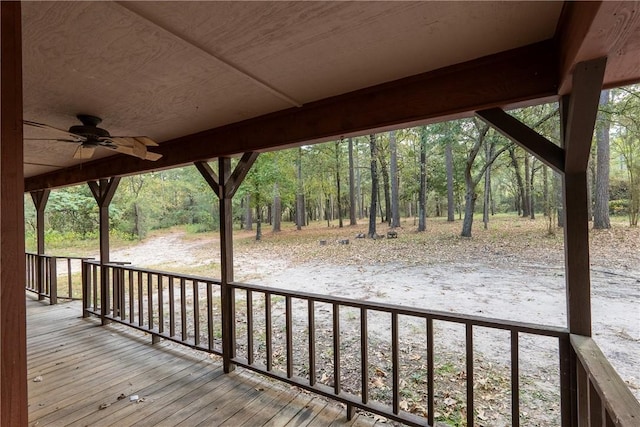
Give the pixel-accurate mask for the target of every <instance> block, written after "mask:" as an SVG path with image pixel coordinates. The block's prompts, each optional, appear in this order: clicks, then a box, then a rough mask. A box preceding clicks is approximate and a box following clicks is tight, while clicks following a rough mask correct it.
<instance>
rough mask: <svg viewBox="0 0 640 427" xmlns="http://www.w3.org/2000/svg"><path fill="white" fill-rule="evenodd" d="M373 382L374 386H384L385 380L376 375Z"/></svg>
mask: <svg viewBox="0 0 640 427" xmlns="http://www.w3.org/2000/svg"><path fill="white" fill-rule="evenodd" d="M371 384H372V385H373V387H384V381H382V380H381V379H380V377H375V378H374V379H372V380H371Z"/></svg>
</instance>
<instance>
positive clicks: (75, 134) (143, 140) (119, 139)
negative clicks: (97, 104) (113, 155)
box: [24, 114, 162, 161]
mask: <svg viewBox="0 0 640 427" xmlns="http://www.w3.org/2000/svg"><path fill="white" fill-rule="evenodd" d="M76 117H78V120H80V122H82V125H75V126H71V127H70V128H69V130H68V131H66V130H63V129H58V128H56V127H53V126H49V125H45V124H42V123H37V122H32V121H29V120H25V121H24V124H25V125H27V126H31V127H35V128H39V129H45V130H50V131H54V132H56V133H57V134H58V135H59V136H58V137H53V138H25V140H30V141H43V140H44V141H61V142H71V143H74V144H80V145H79V146H78V148H77V149H76V151H75V153H74V154H73V158H74V159H90V158H91V157H93V154H94V152H95V150H96V147H102V148H106V149H109V150H113V151H117V152H118V153H122V154H128V155H129V156H134V157H139V158H141V159H146V160H153V161H155V160H158V159H159V158H161V157H162V154H158V153H153V152H151V151H147V147H150V146H157V145H158V143H157V142H155V141H154V140H153V139H151V138H149V137H147V136H111V135H110V134H109V132H108V131H106V130H105V129H102V128H99V127H98V125H99V124H100V122H102V119H101V118H99V117H96V116H90V115H88V114H78V115H77V116H76Z"/></svg>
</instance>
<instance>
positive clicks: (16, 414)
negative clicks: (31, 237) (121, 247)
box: [0, 1, 29, 426]
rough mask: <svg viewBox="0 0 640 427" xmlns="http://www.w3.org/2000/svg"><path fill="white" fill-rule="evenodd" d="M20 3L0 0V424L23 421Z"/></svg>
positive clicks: (25, 412)
mask: <svg viewBox="0 0 640 427" xmlns="http://www.w3.org/2000/svg"><path fill="white" fill-rule="evenodd" d="M21 25H22V16H21V4H20V2H8V1H2V2H0V425H3V426H26V425H27V423H28V421H29V417H28V409H27V408H28V403H27V400H28V399H27V339H26V309H25V290H24V289H25V275H24V272H25V259H24V175H23V166H22V162H23V145H22V138H23V135H22V27H21Z"/></svg>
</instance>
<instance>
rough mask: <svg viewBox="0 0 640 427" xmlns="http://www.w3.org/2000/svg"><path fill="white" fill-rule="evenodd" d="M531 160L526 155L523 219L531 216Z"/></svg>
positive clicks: (527, 154) (526, 154)
mask: <svg viewBox="0 0 640 427" xmlns="http://www.w3.org/2000/svg"><path fill="white" fill-rule="evenodd" d="M530 179H531V158H530V156H529V153H524V196H523V197H522V217H523V218H526V217H528V216H530V215H531V186H530V185H529V181H530Z"/></svg>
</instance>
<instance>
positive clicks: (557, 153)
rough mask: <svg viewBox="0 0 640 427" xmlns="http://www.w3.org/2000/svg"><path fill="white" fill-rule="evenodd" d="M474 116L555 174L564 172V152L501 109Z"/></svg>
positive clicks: (493, 109)
mask: <svg viewBox="0 0 640 427" xmlns="http://www.w3.org/2000/svg"><path fill="white" fill-rule="evenodd" d="M476 115H477V116H478V117H480V118H481V119H482V120H484V121H485V122H487V123H488V124H489V125H490V126H492V127H493V128H494V129H496V130H497V131H498V132H500V133H501V134H502V135H504V136H506V137H507V138H509V139H511V140H512V141H513V142H515V143H516V144H518V145H520V146H521V147H522V148H524V149H525V150H527V151H528V152H529V153H531V154H533V155H534V156H536V157H537V158H538V159H540V160H541V161H542V162H543V163H544V164H546V165H547V166H549V167H550V168H552V169H553V170H555V171H556V172H560V173H562V172H564V150H563V149H562V148H560V147H558V146H557V145H555V144H554V143H553V142H551V141H549V140H548V139H547V138H545V137H544V136H542V135H540V134H539V133H538V132H536V131H534V130H533V129H531V128H530V127H529V126H527V125H525V124H524V123H522V122H521V121H520V120H518V119H516V118H515V117H513V116H512V115H510V114H507V113H505V112H504V110H502V109H501V108H491V109H489V110H483V111H478V112H476Z"/></svg>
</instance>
